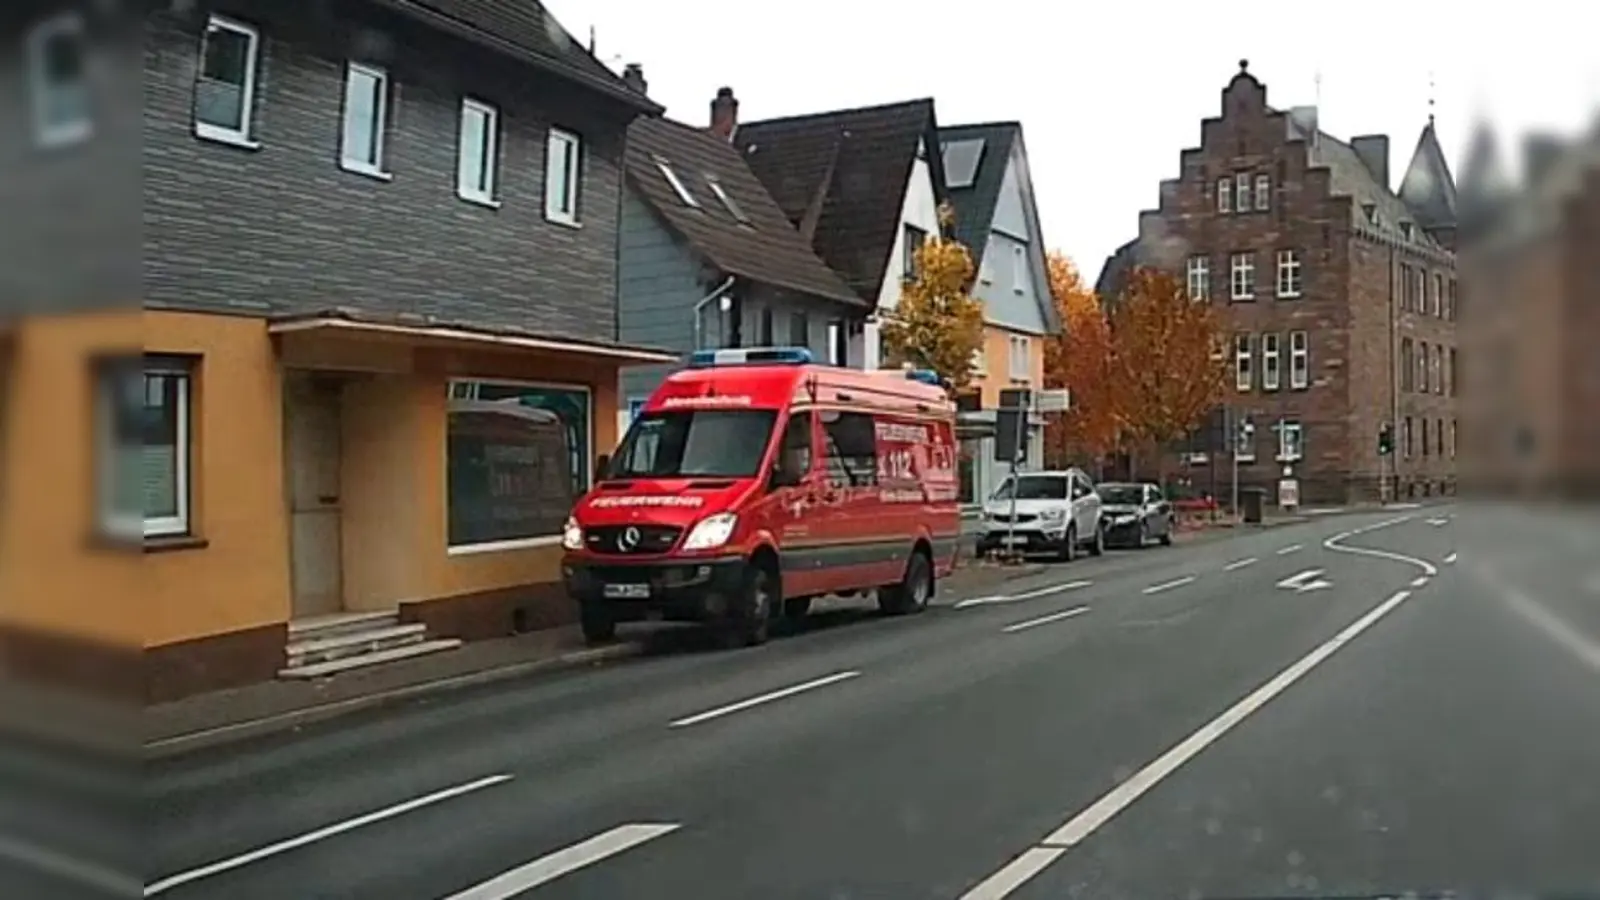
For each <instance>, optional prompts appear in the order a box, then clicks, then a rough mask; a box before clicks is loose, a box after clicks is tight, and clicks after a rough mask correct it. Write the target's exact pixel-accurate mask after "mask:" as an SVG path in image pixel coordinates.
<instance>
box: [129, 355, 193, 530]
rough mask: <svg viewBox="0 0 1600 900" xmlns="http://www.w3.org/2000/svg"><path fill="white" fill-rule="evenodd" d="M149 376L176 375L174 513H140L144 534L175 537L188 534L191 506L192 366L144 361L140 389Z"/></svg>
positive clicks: (140, 373) (141, 368)
mask: <svg viewBox="0 0 1600 900" xmlns="http://www.w3.org/2000/svg"><path fill="white" fill-rule="evenodd" d="M149 375H167V376H177V382H178V396H177V402H178V409H177V412H176V415H177V420H178V421H177V428H176V432H177V434H176V437H175V438H174V441H175V442H176V446H175V447H174V449H173V457H174V465H173V476H172V488H173V492H174V494H175V496H176V498H177V505H178V512H177V514H176V515H172V516H156V517H153V518H152V517H150V516H144V517H143V519H144V536H145V537H146V538H153V537H177V536H180V535H186V534H189V533H190V532H189V519H190V516H191V512H192V509H193V501H192V499H191V498H190V496H189V485H190V483H191V473H190V466H191V465H192V464H193V457H194V448H193V447H192V446H191V440H190V434H191V433H192V431H193V430H192V428H191V427H190V423H191V420H192V419H193V418H194V407H193V400H192V398H193V397H194V390H193V386H194V385H193V382H194V367H193V366H186V365H184V364H182V363H178V362H169V361H164V360H159V359H157V360H149V359H147V360H145V362H144V365H143V366H141V367H140V370H139V382H140V385H141V390H143V389H144V387H143V385H144V379H145V378H146V377H147V376H149Z"/></svg>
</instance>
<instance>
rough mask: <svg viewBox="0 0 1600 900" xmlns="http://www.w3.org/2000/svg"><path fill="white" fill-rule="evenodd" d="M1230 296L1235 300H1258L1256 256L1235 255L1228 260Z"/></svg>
mask: <svg viewBox="0 0 1600 900" xmlns="http://www.w3.org/2000/svg"><path fill="white" fill-rule="evenodd" d="M1228 296H1229V297H1230V298H1231V299H1233V300H1254V299H1255V298H1256V255H1255V254H1254V253H1235V254H1233V255H1232V256H1231V257H1229V259H1228Z"/></svg>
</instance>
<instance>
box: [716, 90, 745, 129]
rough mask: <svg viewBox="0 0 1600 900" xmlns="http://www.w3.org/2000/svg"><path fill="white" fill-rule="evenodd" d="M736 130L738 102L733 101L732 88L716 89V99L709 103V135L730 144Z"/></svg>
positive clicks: (737, 125)
mask: <svg viewBox="0 0 1600 900" xmlns="http://www.w3.org/2000/svg"><path fill="white" fill-rule="evenodd" d="M738 128H739V101H738V100H736V99H734V96H733V88H731V87H725V88H718V89H717V99H715V100H712V101H711V133H712V134H714V135H716V136H717V137H719V138H722V139H723V140H725V141H730V142H731V141H732V140H733V133H734V131H736V130H737V129H738Z"/></svg>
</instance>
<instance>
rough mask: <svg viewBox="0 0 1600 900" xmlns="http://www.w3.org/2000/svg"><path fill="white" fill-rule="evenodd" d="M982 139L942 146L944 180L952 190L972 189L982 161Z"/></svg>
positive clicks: (954, 142)
mask: <svg viewBox="0 0 1600 900" xmlns="http://www.w3.org/2000/svg"><path fill="white" fill-rule="evenodd" d="M983 146H984V140H983V138H971V139H968V140H964V141H951V142H950V143H948V144H945V145H944V180H945V184H947V185H949V186H950V187H953V188H964V187H972V182H973V181H974V180H975V179H976V178H977V177H978V162H979V161H980V160H982V159H983Z"/></svg>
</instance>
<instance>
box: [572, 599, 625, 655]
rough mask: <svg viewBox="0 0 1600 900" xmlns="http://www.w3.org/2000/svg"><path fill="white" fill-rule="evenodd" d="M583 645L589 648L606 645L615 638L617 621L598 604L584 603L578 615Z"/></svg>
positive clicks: (608, 611)
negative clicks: (581, 628)
mask: <svg viewBox="0 0 1600 900" xmlns="http://www.w3.org/2000/svg"><path fill="white" fill-rule="evenodd" d="M578 620H579V624H580V625H581V626H582V627H583V640H584V643H586V644H588V645H589V646H591V647H594V646H598V645H600V644H608V643H610V642H611V641H613V640H615V639H616V637H617V620H616V619H615V618H614V617H613V616H612V615H611V611H610V610H608V609H606V608H605V607H604V606H602V605H600V604H598V603H585V604H584V605H583V608H582V609H581V610H580V611H579V613H578Z"/></svg>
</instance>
